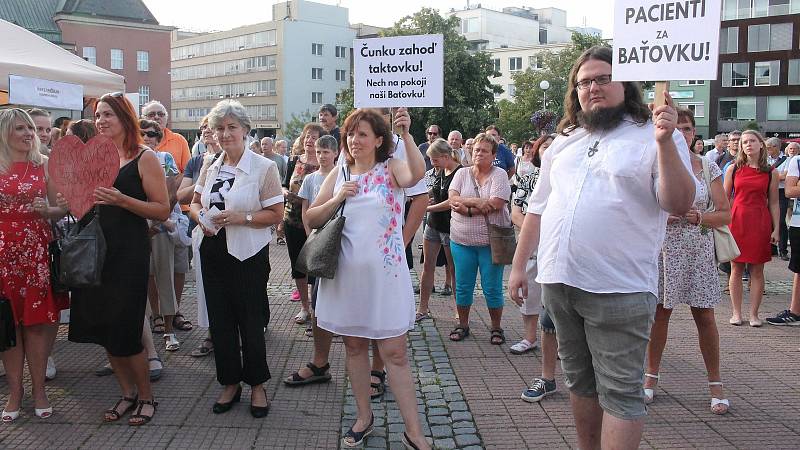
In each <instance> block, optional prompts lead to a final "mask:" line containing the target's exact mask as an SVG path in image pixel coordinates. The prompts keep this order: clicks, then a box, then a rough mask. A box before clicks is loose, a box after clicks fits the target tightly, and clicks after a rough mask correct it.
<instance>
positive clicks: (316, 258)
mask: <svg viewBox="0 0 800 450" xmlns="http://www.w3.org/2000/svg"><path fill="white" fill-rule="evenodd" d="M342 170H343V171H344V175H345V180H346V181H350V177H349V174H348V172H347V170H345V169H344V168H342ZM344 204H345V202H342V204H341V205H340V206H339V208H337V210H336V211H335V212H334V213H333V217H331V219H330V220H329V221H328V222H327V223H326V224H325V225H323V226H321V227H320V228H317V229H316V230H314V231H312V232H311V235H310V236H308V239H306V243H305V244H303V248H302V249H300V254H299V255H298V256H297V262H296V264H295V265H296V266H297V270H298V271H300V272H303V273H305V274H306V275H310V276H312V277H316V278H326V279H329V280H331V279H333V277H334V276H335V275H336V269H337V268H338V266H339V253H340V251H341V249H342V230H343V229H344V221H345V217H344Z"/></svg>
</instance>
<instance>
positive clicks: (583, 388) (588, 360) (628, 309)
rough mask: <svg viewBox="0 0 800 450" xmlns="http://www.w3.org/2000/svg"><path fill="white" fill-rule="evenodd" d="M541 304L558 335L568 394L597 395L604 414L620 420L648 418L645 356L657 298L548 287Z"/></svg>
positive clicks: (636, 294) (564, 287)
mask: <svg viewBox="0 0 800 450" xmlns="http://www.w3.org/2000/svg"><path fill="white" fill-rule="evenodd" d="M542 303H543V304H544V307H545V308H546V309H547V312H548V313H549V314H550V317H551V318H552V319H553V323H554V324H555V326H556V330H558V333H557V337H558V355H559V356H560V357H561V367H562V369H563V371H564V376H565V377H566V385H567V387H568V388H569V389H570V391H571V392H572V393H574V394H576V395H579V396H582V397H592V396H595V395H597V397H598V400H599V402H600V406H601V407H602V408H603V410H604V411H606V412H608V413H609V414H611V415H613V416H615V417H618V418H620V419H624V420H633V419H638V418H641V417H643V416H646V415H647V409H646V407H645V404H644V392H643V388H642V387H643V377H644V357H645V351H646V350H647V343H648V341H649V339H650V327H651V326H652V324H653V318H654V316H655V312H656V303H657V299H656V296H655V295H653V294H652V293H650V292H639V293H632V294H594V293H591V292H586V291H584V290H581V289H578V288H574V287H571V286H567V285H564V284H544V285H542Z"/></svg>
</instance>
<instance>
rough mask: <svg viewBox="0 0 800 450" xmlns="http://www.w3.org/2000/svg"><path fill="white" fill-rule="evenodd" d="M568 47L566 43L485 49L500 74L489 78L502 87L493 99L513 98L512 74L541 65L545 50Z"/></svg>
mask: <svg viewBox="0 0 800 450" xmlns="http://www.w3.org/2000/svg"><path fill="white" fill-rule="evenodd" d="M566 47H568V44H549V45H530V46H525V47H499V48H493V49H488V50H485V51H486V52H487V53H489V55H490V57H491V59H492V62H493V63H494V70H495V72H498V73H499V74H500V76H497V77H492V78H489V81H491V83H492V84H496V85H498V86H500V87H501V88H503V92H502V93H500V94H495V95H494V99H495V101H500V100H513V99H514V96H515V95H516V89H515V87H514V74H516V73H518V72H524V71H525V70H527V69H534V70H536V69H539V68H541V67H542V57H541V53H542V52H545V51H553V52H558V51H561V50H562V49H564V48H566Z"/></svg>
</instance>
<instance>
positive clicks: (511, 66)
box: [508, 57, 522, 72]
mask: <svg viewBox="0 0 800 450" xmlns="http://www.w3.org/2000/svg"><path fill="white" fill-rule="evenodd" d="M508 70H510V71H512V72H515V71H517V70H522V58H520V57H517V58H508Z"/></svg>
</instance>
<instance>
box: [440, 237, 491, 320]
mask: <svg viewBox="0 0 800 450" xmlns="http://www.w3.org/2000/svg"><path fill="white" fill-rule="evenodd" d="M450 252H451V253H452V254H453V265H454V266H455V275H456V305H457V306H472V301H473V298H472V297H473V294H474V293H475V282H476V281H477V277H478V270H479V269H480V272H481V286H482V288H483V296H484V297H486V306H487V307H489V308H491V309H495V308H502V307H503V303H504V299H503V267H504V266H501V265H498V264H493V263H492V251H491V250H490V249H489V246H488V245H487V246H484V247H473V246H469V245H460V244H456V243H455V242H453V241H452V240H451V241H450Z"/></svg>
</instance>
